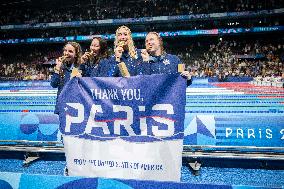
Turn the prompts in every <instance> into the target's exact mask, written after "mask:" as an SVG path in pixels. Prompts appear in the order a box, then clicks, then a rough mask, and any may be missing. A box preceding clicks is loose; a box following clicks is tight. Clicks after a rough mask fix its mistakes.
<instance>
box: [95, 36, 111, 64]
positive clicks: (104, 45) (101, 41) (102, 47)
mask: <svg viewBox="0 0 284 189" xmlns="http://www.w3.org/2000/svg"><path fill="white" fill-rule="evenodd" d="M94 39H97V40H98V41H99V44H100V51H99V54H98V56H97V57H96V59H95V60H94V61H95V63H98V62H99V61H100V60H101V59H103V58H107V57H108V48H107V42H106V40H104V39H103V38H101V37H94V38H93V39H92V41H93V40H94Z"/></svg>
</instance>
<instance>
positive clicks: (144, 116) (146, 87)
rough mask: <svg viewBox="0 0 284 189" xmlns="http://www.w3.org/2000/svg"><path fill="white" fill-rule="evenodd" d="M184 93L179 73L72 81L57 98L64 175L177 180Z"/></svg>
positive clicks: (183, 81)
mask: <svg viewBox="0 0 284 189" xmlns="http://www.w3.org/2000/svg"><path fill="white" fill-rule="evenodd" d="M185 89H186V79H184V78H182V77H181V76H180V75H179V74H172V75H171V74H167V75H150V76H134V77H130V78H121V77H117V78H110V77H107V78H104V77H101V78H73V79H72V80H71V81H69V82H68V84H67V85H66V86H65V87H64V89H63V91H62V92H61V94H60V96H59V99H58V101H59V102H60V103H59V120H60V130H61V131H62V134H63V142H64V150H65V156H66V162H67V167H68V173H69V175H72V176H97V177H106V178H126V179H140V180H159V181H179V180H180V176H181V165H182V147H183V129H184V115H185V108H184V107H185V94H186V93H185ZM165 155H166V156H167V158H166V159H165V158H164V156H165Z"/></svg>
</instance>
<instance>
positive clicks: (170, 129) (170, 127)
mask: <svg viewBox="0 0 284 189" xmlns="http://www.w3.org/2000/svg"><path fill="white" fill-rule="evenodd" d="M66 104H67V105H68V106H70V107H72V108H74V109H77V112H78V113H77V115H78V116H77V117H72V116H70V115H69V114H67V115H66V127H65V132H70V129H71V124H72V123H82V122H83V121H84V119H85V117H84V112H85V109H84V106H83V105H82V104H80V103H66ZM65 109H66V110H67V109H68V108H65ZM152 110H155V111H166V114H170V115H173V114H174V108H173V106H172V105H171V104H156V105H154V106H153V107H152ZM139 111H141V112H144V111H145V106H139ZM113 112H115V113H117V112H126V115H127V116H126V119H115V120H114V121H113V122H114V134H118V135H120V131H121V127H124V129H125V130H126V131H127V133H128V135H129V136H136V135H142V136H146V135H147V133H148V131H147V122H146V119H147V118H146V117H140V123H139V124H140V131H141V133H140V134H135V132H134V130H133V128H132V127H131V126H132V124H133V109H132V108H131V107H130V106H121V105H113ZM96 113H103V110H102V107H101V105H95V104H93V105H92V107H91V110H90V112H89V117H88V121H87V124H86V128H85V131H84V133H87V134H91V133H92V130H93V129H95V128H101V129H102V131H103V133H104V134H105V135H108V134H110V130H109V128H108V125H107V122H105V121H96V120H95V116H96ZM150 117H151V116H150ZM153 119H154V120H155V121H156V122H159V123H162V124H165V125H167V129H163V130H161V129H159V127H158V126H155V125H153V126H152V132H153V135H154V136H172V135H174V132H175V127H174V124H175V122H174V120H171V119H167V118H162V117H158V116H153Z"/></svg>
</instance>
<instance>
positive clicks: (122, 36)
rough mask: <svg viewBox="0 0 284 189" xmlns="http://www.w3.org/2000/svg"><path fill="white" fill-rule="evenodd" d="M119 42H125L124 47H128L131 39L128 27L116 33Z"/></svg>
mask: <svg viewBox="0 0 284 189" xmlns="http://www.w3.org/2000/svg"><path fill="white" fill-rule="evenodd" d="M116 37H117V41H118V42H120V41H123V42H124V45H125V46H127V45H128V42H129V39H130V31H129V29H128V28H126V27H121V28H119V29H118V30H117V31H116Z"/></svg>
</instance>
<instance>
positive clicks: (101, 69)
mask: <svg viewBox="0 0 284 189" xmlns="http://www.w3.org/2000/svg"><path fill="white" fill-rule="evenodd" d="M107 58H108V49H107V42H106V41H105V40H104V39H102V38H100V37H94V38H93V40H92V43H91V45H90V51H89V52H85V54H84V55H83V56H82V57H81V62H82V64H81V65H80V70H81V71H82V76H83V77H107V76H111V75H112V73H110V72H109V65H108V64H109V61H108V59H107Z"/></svg>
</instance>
